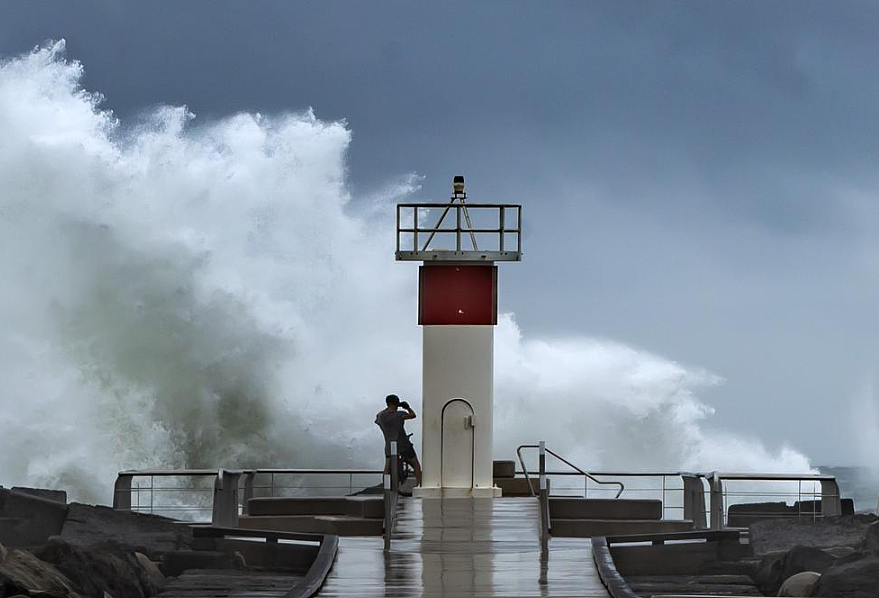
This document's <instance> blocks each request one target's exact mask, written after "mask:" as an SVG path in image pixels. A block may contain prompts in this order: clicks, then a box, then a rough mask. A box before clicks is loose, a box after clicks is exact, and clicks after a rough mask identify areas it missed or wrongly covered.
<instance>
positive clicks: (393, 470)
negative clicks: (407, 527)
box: [384, 440, 400, 552]
mask: <svg viewBox="0 0 879 598" xmlns="http://www.w3.org/2000/svg"><path fill="white" fill-rule="evenodd" d="M390 444H391V455H390V458H389V462H388V473H386V474H385V476H384V485H385V530H384V531H385V537H384V540H385V552H387V551H389V550H390V549H391V534H392V533H393V531H394V514H395V512H396V509H397V491H398V486H399V483H400V482H399V480H398V473H399V472H398V471H397V467H398V460H397V441H396V440H392V441H391V443H390Z"/></svg>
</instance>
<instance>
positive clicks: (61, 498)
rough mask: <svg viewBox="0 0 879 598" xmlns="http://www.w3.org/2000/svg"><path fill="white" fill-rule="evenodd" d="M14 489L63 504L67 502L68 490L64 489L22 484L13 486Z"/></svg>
mask: <svg viewBox="0 0 879 598" xmlns="http://www.w3.org/2000/svg"><path fill="white" fill-rule="evenodd" d="M12 491H13V492H19V493H21V494H30V495H31V496H38V497H40V498H45V499H46V500H51V501H52V502H59V503H61V504H62V505H66V504H67V492H66V491H64V490H47V489H45V488H24V487H21V486H13V487H12Z"/></svg>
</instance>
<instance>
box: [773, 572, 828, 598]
mask: <svg viewBox="0 0 879 598" xmlns="http://www.w3.org/2000/svg"><path fill="white" fill-rule="evenodd" d="M819 579H821V574H820V573H816V572H815V571H803V572H801V573H797V574H796V575H791V576H790V577H788V578H787V579H785V580H784V583H783V584H781V589H780V590H778V595H779V596H789V597H790V596H812V595H813V592H814V591H815V586H816V585H817V584H818V580H819Z"/></svg>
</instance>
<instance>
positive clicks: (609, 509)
mask: <svg viewBox="0 0 879 598" xmlns="http://www.w3.org/2000/svg"><path fill="white" fill-rule="evenodd" d="M549 514H550V517H551V518H552V519H556V518H558V519H653V520H657V521H658V520H660V519H662V501H660V500H625V499H613V498H588V499H587V498H550V499H549Z"/></svg>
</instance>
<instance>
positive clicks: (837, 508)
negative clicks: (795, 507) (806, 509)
mask: <svg viewBox="0 0 879 598" xmlns="http://www.w3.org/2000/svg"><path fill="white" fill-rule="evenodd" d="M812 510H813V511H815V510H816V509H815V507H814V506H813V507H812ZM821 515H822V516H824V517H838V516H839V515H842V500H841V498H840V496H839V483H837V481H836V478H834V479H832V480H821Z"/></svg>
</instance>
